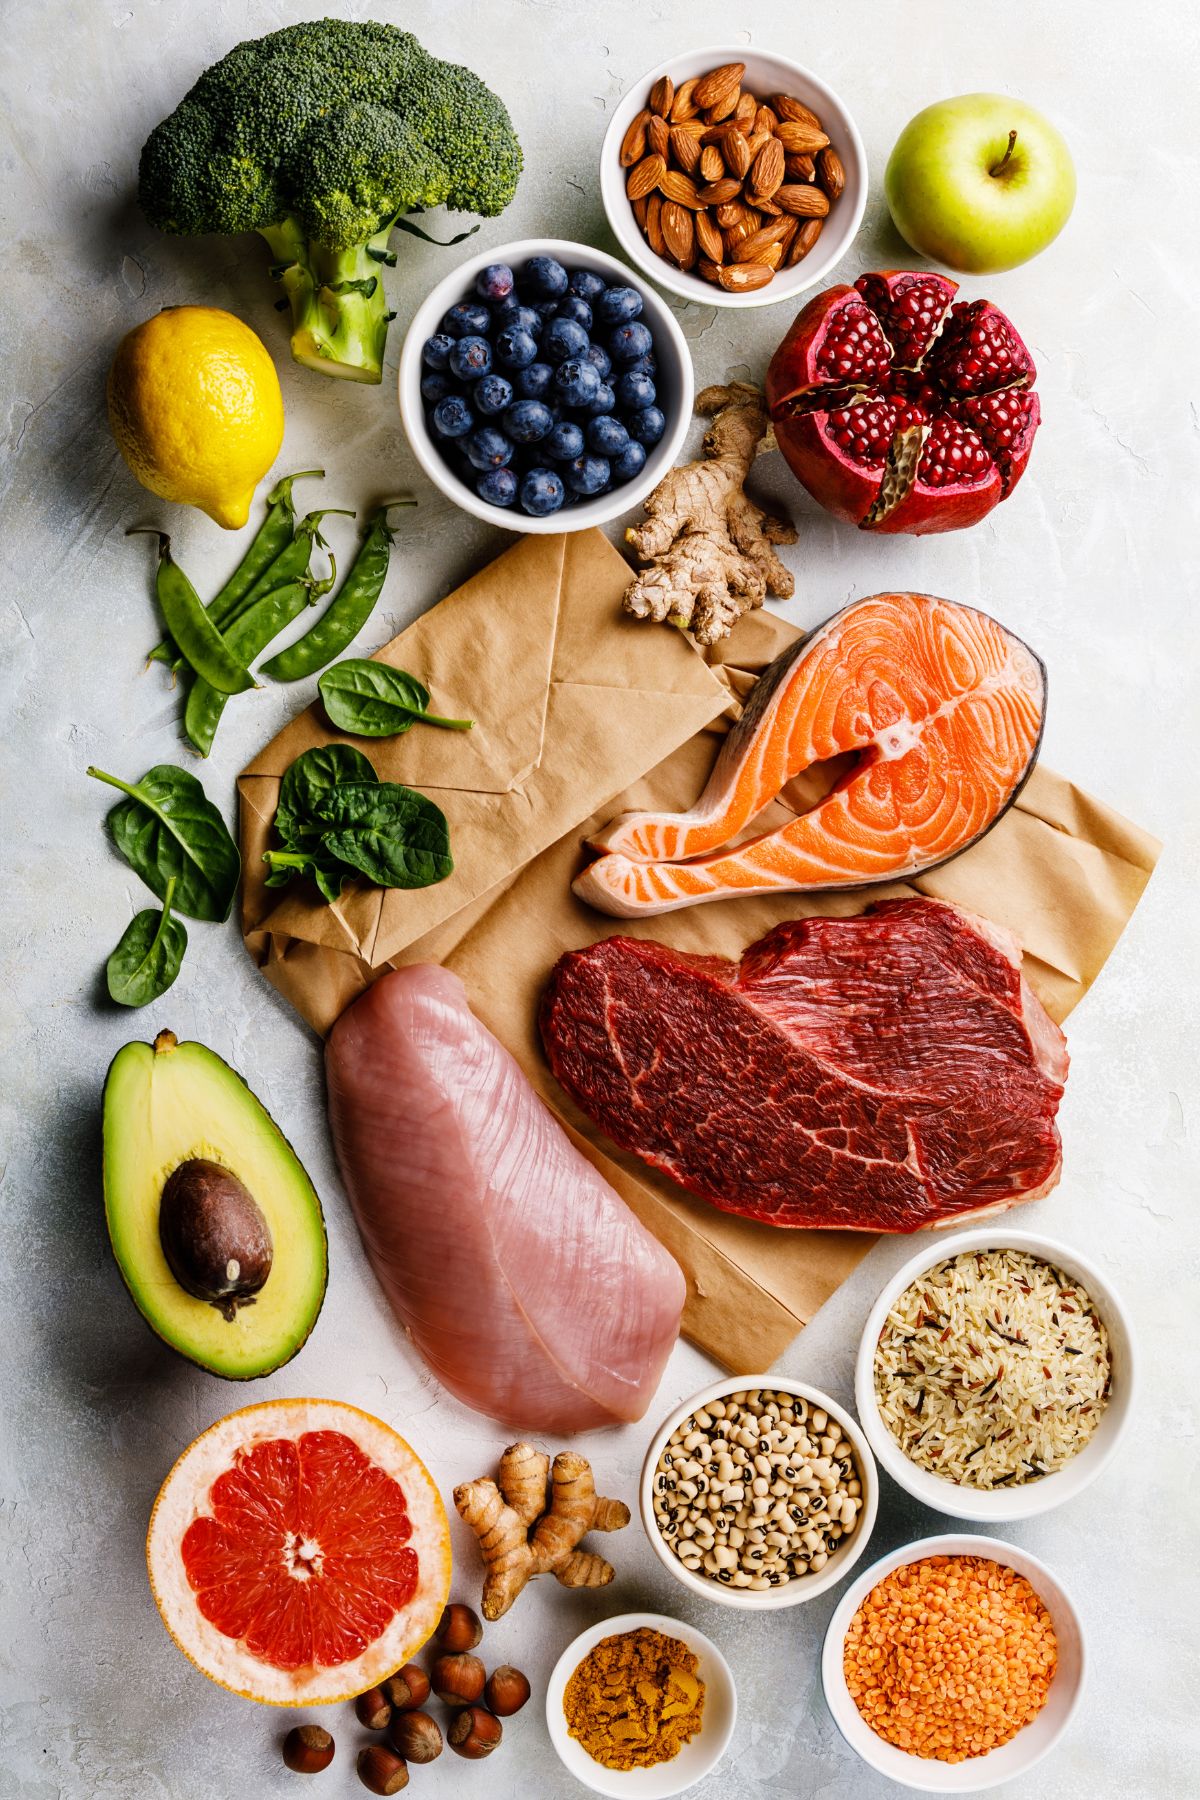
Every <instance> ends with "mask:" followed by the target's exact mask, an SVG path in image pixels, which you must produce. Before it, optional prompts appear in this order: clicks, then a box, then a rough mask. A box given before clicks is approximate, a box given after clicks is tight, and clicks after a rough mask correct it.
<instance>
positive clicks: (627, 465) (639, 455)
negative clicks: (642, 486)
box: [613, 438, 646, 481]
mask: <svg viewBox="0 0 1200 1800" xmlns="http://www.w3.org/2000/svg"><path fill="white" fill-rule="evenodd" d="M645 466H646V452H645V451H644V450H643V448H642V446H641V445H640V444H639V443H638V442H637V441H636V439H634V438H630V440H629V442H628V443H627V444H626V446H625V448H624V449H623V450H622V452H621V454H620V456H618V457H616V458H615V459H614V461H613V474H614V475H615V476H616V478H617V480H618V481H632V480H633V478H634V476H635V475H640V474H641V472H642V470H643V469H644V468H645Z"/></svg>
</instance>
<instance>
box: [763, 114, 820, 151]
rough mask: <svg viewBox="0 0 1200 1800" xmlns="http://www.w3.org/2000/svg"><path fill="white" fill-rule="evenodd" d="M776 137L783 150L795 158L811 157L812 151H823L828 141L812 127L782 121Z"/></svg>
mask: <svg viewBox="0 0 1200 1800" xmlns="http://www.w3.org/2000/svg"><path fill="white" fill-rule="evenodd" d="M775 135H776V137H777V138H778V139H779V142H780V143H781V144H782V145H783V147H784V149H785V150H790V151H791V152H792V153H793V154H794V155H796V156H807V155H811V153H812V152H813V151H814V150H823V149H824V148H825V146H826V144H827V143H828V142H829V139H828V138H827V137H826V136H825V133H824V132H823V131H821V130H820V129H819V127H817V126H814V125H804V124H800V123H798V122H795V121H792V120H789V119H784V120H782V121H781V122H780V126H779V130H778V131H777V132H776V134H775Z"/></svg>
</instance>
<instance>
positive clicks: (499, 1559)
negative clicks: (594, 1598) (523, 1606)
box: [454, 1444, 629, 1621]
mask: <svg viewBox="0 0 1200 1800" xmlns="http://www.w3.org/2000/svg"><path fill="white" fill-rule="evenodd" d="M547 1478H549V1483H550V1495H549V1503H548V1504H547V1494H546V1484H547ZM454 1504H455V1506H456V1507H457V1508H458V1511H459V1513H460V1515H461V1516H462V1519H463V1521H464V1523H466V1524H467V1525H469V1526H470V1527H471V1530H472V1531H473V1532H474V1533H475V1535H476V1537H477V1538H478V1539H479V1548H480V1550H481V1552H482V1553H483V1561H484V1567H485V1570H486V1573H485V1575H484V1583H483V1604H482V1612H483V1616H484V1618H485V1619H487V1620H489V1621H491V1620H495V1619H499V1618H501V1617H502V1616H503V1614H504V1613H506V1612H507V1611H508V1609H509V1607H510V1606H511V1605H512V1603H513V1601H514V1600H515V1599H516V1598H517V1595H518V1594H519V1593H520V1592H521V1589H522V1588H523V1587H524V1586H525V1584H526V1582H528V1581H530V1580H532V1578H533V1577H534V1576H535V1575H551V1574H552V1575H554V1576H555V1577H556V1579H557V1580H558V1581H560V1582H561V1583H562V1585H563V1586H564V1587H568V1588H578V1587H606V1586H607V1585H608V1583H609V1582H610V1581H611V1580H612V1579H613V1574H614V1570H613V1567H612V1564H611V1563H609V1562H607V1561H606V1560H605V1558H604V1557H602V1556H599V1555H597V1553H596V1552H595V1551H592V1550H580V1549H579V1543H580V1540H581V1538H583V1537H584V1536H585V1535H586V1534H587V1533H588V1532H589V1531H619V1530H620V1529H621V1527H622V1526H624V1525H628V1523H629V1508H628V1507H627V1506H626V1505H625V1504H624V1503H623V1502H622V1501H620V1500H607V1499H605V1498H604V1497H603V1496H602V1495H599V1494H597V1492H596V1484H595V1480H594V1478H593V1476H592V1469H591V1464H590V1463H589V1462H588V1461H587V1459H586V1457H583V1456H580V1455H578V1454H577V1453H576V1452H575V1451H573V1450H562V1451H560V1452H559V1454H558V1455H557V1456H556V1457H555V1458H554V1462H553V1464H551V1462H550V1458H549V1457H548V1456H546V1455H544V1454H543V1453H542V1452H541V1451H539V1450H535V1449H534V1447H533V1445H532V1444H510V1445H509V1447H508V1449H507V1450H506V1451H505V1452H504V1455H503V1456H502V1457H501V1458H500V1468H499V1473H498V1483H497V1482H496V1481H489V1480H487V1479H481V1480H479V1481H467V1482H464V1483H463V1484H462V1486H461V1487H456V1488H455V1490H454Z"/></svg>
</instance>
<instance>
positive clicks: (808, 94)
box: [600, 44, 867, 306]
mask: <svg viewBox="0 0 1200 1800" xmlns="http://www.w3.org/2000/svg"><path fill="white" fill-rule="evenodd" d="M731 62H742V63H745V65H746V73H745V76H744V78H743V81H744V85H745V86H746V87H747V88H749V89H750V90H751V92H752V93H755V94H757V95H758V96H759V97H760V99H765V98H766V96H767V95H768V94H791V95H792V96H793V97H794V98H795V99H797V100H799V101H802V102H803V104H804V105H805V106H808V107H811V109H812V110H813V112H815V113H816V115H817V117H818V118H819V119H820V121H821V126H822V129H823V130H824V131H825V133H826V135H827V136H828V138H829V141H830V143H831V144H832V145H833V148H834V149H835V150H836V151H837V153H838V155H839V156H840V157H841V159H842V164H843V166H844V168H845V171H846V186H845V189H844V191H843V193H842V196H841V198H840V199H839V200H838V202H837V204H836V206H834V207H832V208H831V209H830V213H829V217H828V218H827V219H826V221H825V225H824V227H823V229H822V231H821V235H820V237H819V238H818V239H817V242H816V247H815V248H814V249H813V250H811V251H810V252H809V254H808V255H807V256H806V257H804V258H803V259H802V260H801V261H800V262H798V263H797V264H796V265H795V267H794V268H791V269H780V270H779V271H778V273H777V274H776V276H775V279H774V280H773V281H769V282H768V283H767V285H766V287H762V288H756V289H754V290H753V292H751V293H748V294H727V293H726V292H725V289H724V288H720V287H716V286H715V285H714V284H713V283H712V282H710V281H704V280H702V279H701V277H700V276H699V275H689V274H686V273H685V272H684V270H682V269H677V268H676V267H675V265H674V263H670V262H667V261H666V259H665V258H664V257H661V256H656V255H655V253H654V251H653V250H651V248H650V246H649V244H648V243H647V242H646V239H645V238H644V237H643V235H642V232H641V228H640V227H639V225H638V222H637V220H636V219H635V218H634V216H633V207H632V205H631V203H630V201H629V199H628V197H627V195H626V193H625V181H626V177H627V175H628V173H629V171H628V170H627V169H623V168H622V167H621V162H620V156H621V143H622V140H623V139H624V136H625V133H626V132H627V131H628V129H629V127H630V124H631V123H632V121H633V119H634V118H635V116H636V115H637V114H638V113H639V112H641V110H642V108H643V107H644V106H645V104H646V97H647V95H648V94H649V92H650V89H651V87H652V86H653V85H654V83H655V82H656V81H657V80H658V78H659V76H660V75H669V76H670V77H671V79H672V81H674V83H675V85H676V86H677V87H678V86H679V84H680V83H681V82H684V81H688V80H690V79H691V77H692V76H693V75H703V74H704V73H705V72H706V71H707V70H709V69H715V68H719V67H720V66H721V64H722V63H731ZM600 195H601V198H602V200H603V202H604V210H605V212H606V213H607V214H608V222H609V224H610V225H611V227H612V229H613V232H614V234H615V236H616V239H617V242H618V243H619V244H620V246H621V248H622V250H623V251H624V252H625V254H626V256H628V257H629V259H630V261H631V262H635V263H636V264H637V266H638V268H639V269H641V270H643V272H644V273H645V274H647V275H649V277H650V279H651V280H652V281H656V282H657V283H658V284H659V286H660V287H664V288H667V289H668V290H669V291H670V292H671V293H673V294H681V295H682V296H683V298H684V299H685V300H698V301H699V302H700V303H701V304H702V305H704V306H774V305H776V304H778V302H780V301H783V300H794V299H795V298H796V296H797V294H801V293H803V292H804V290H805V288H810V287H815V286H816V284H817V283H818V282H819V281H821V280H822V279H823V278H824V277H825V276H826V275H828V273H829V271H830V270H831V269H832V268H833V267H834V265H835V263H839V262H840V261H841V259H842V257H843V256H845V254H846V252H847V250H849V248H850V246H851V244H852V243H853V242H854V239H855V238H856V237H857V235H858V228H859V226H860V225H861V224H862V219H863V213H864V211H865V209H866V204H867V154H866V151H865V150H864V149H863V142H862V139H861V137H860V136H859V135H858V127H857V126H856V125H855V123H854V120H853V119H852V118H851V116H850V113H849V112H848V110H847V108H846V106H845V105H844V103H843V102H842V101H841V100H840V99H839V98H838V96H837V95H836V94H835V93H834V91H833V89H832V88H829V87H826V85H825V83H824V82H823V81H822V80H820V78H819V77H818V76H816V75H814V74H813V73H812V71H811V69H806V68H803V67H802V66H801V64H800V63H795V62H791V61H790V60H789V59H788V58H787V57H786V56H776V55H775V54H774V53H773V52H770V51H766V50H752V49H747V47H746V46H745V45H744V44H717V45H714V46H712V47H710V48H709V49H707V50H690V51H687V52H686V53H685V54H683V55H681V56H669V57H668V58H667V60H666V61H665V62H661V63H659V64H658V66H657V68H654V69H649V70H647V72H646V74H645V75H643V76H642V77H641V79H640V80H639V81H635V82H634V84H633V86H632V87H631V88H630V89H629V91H628V93H626V94H625V96H624V98H623V99H622V100H621V102H620V104H619V105H618V107H617V109H616V111H615V112H614V113H613V116H612V119H611V121H610V123H609V127H608V130H607V132H606V133H605V136H604V144H603V147H602V148H601V151H600Z"/></svg>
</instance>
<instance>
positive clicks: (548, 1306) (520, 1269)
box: [325, 964, 685, 1433]
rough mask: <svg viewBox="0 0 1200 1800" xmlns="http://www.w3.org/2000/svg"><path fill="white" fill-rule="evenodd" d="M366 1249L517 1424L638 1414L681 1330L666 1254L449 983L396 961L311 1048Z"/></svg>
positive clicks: (480, 1406)
mask: <svg viewBox="0 0 1200 1800" xmlns="http://www.w3.org/2000/svg"><path fill="white" fill-rule="evenodd" d="M325 1066H326V1074H327V1077H328V1084H329V1118H330V1124H331V1127H332V1130H333V1140H334V1144H335V1146H336V1149H337V1155H338V1161H339V1163H340V1165H341V1170H342V1177H343V1180H344V1181H345V1184H346V1188H347V1191H348V1192H349V1195H350V1199H351V1202H352V1204H353V1207H354V1211H355V1214H356V1216H357V1219H358V1226H359V1230H360V1231H361V1233H362V1237H363V1242H364V1244H365V1245H366V1248H367V1254H368V1255H369V1257H370V1259H371V1263H372V1265H373V1267H374V1269H375V1273H376V1275H377V1276H378V1277H379V1280H380V1282H381V1283H382V1284H383V1289H384V1292H385V1293H386V1294H387V1297H388V1299H389V1301H390V1302H391V1305H392V1309H393V1311H394V1312H395V1314H396V1317H397V1318H398V1319H399V1320H400V1322H401V1324H402V1325H403V1326H404V1327H405V1329H406V1330H407V1331H408V1333H409V1335H410V1336H411V1338H412V1340H413V1343H414V1344H415V1345H416V1347H417V1349H418V1350H419V1351H420V1353H421V1355H422V1356H423V1357H424V1359H425V1361H426V1362H427V1363H428V1365H429V1367H430V1368H431V1369H432V1370H433V1372H434V1374H435V1375H436V1376H437V1377H438V1379H439V1380H440V1381H442V1382H444V1383H445V1385H446V1386H447V1387H448V1388H449V1389H450V1391H451V1393H453V1394H456V1395H457V1396H458V1398H459V1399H460V1400H462V1401H464V1402H465V1403H466V1404H467V1405H468V1406H473V1407H475V1408H477V1410H478V1411H480V1412H483V1413H488V1414H489V1415H490V1416H491V1417H492V1418H493V1419H498V1420H500V1421H501V1422H502V1423H503V1424H505V1425H511V1426H515V1427H517V1428H518V1429H531V1430H538V1431H542V1432H563V1433H569V1432H575V1431H584V1430H587V1429H589V1428H590V1427H592V1426H597V1425H613V1424H618V1423H621V1422H624V1421H627V1420H631V1419H640V1418H641V1416H642V1414H643V1413H644V1412H645V1410H646V1407H647V1406H648V1405H649V1403H650V1401H651V1399H652V1398H653V1395H654V1391H655V1389H656V1387H657V1386H658V1381H659V1377H660V1376H661V1374H662V1370H663V1366H664V1364H665V1363H666V1360H667V1356H668V1354H669V1353H670V1349H671V1346H672V1344H673V1343H674V1342H675V1338H676V1335H677V1333H678V1330H679V1317H680V1313H681V1311H682V1309H683V1301H684V1293H685V1285H684V1279H683V1275H682V1273H681V1272H680V1270H679V1267H678V1265H677V1264H676V1263H675V1262H674V1260H673V1259H672V1258H671V1257H670V1256H669V1255H668V1254H667V1252H666V1251H665V1250H664V1249H663V1248H662V1246H661V1245H660V1244H659V1243H658V1242H657V1240H656V1239H655V1238H653V1237H652V1236H651V1235H650V1233H649V1232H648V1231H646V1230H645V1228H644V1227H643V1226H642V1225H640V1224H639V1222H638V1220H637V1219H636V1218H635V1217H634V1215H633V1213H632V1212H631V1211H630V1210H629V1208H628V1207H627V1206H626V1205H625V1202H624V1201H623V1200H622V1199H621V1198H620V1196H619V1195H618V1194H616V1193H615V1192H614V1191H613V1189H612V1188H611V1187H609V1185H608V1184H607V1182H605V1181H603V1180H602V1179H601V1177H600V1175H599V1174H598V1173H597V1172H596V1170H595V1169H594V1168H593V1167H592V1165H591V1164H590V1163H589V1162H588V1161H587V1160H586V1158H584V1157H583V1156H581V1155H580V1153H579V1152H578V1151H577V1150H576V1149H575V1147H574V1145H573V1144H572V1143H571V1142H570V1140H569V1138H568V1137H567V1136H566V1134H565V1132H564V1131H563V1130H562V1128H561V1127H560V1126H559V1125H558V1124H557V1123H556V1121H555V1119H554V1118H553V1116H552V1115H551V1113H550V1112H549V1111H547V1109H546V1107H545V1106H543V1104H542V1102H541V1101H540V1100H539V1099H538V1097H537V1095H536V1094H535V1093H534V1090H533V1088H532V1087H531V1086H530V1084H529V1082H528V1081H527V1080H526V1078H525V1076H524V1075H523V1074H522V1072H521V1070H520V1068H519V1067H518V1065H517V1063H516V1062H515V1061H514V1059H513V1058H512V1057H511V1056H510V1055H509V1053H508V1051H507V1050H505V1049H504V1048H503V1046H502V1045H501V1044H499V1043H498V1042H497V1040H496V1039H495V1038H494V1037H493V1036H492V1034H491V1032H490V1031H487V1030H485V1028H484V1027H483V1026H482V1025H481V1024H480V1022H479V1020H478V1019H477V1018H476V1017H475V1015H474V1014H473V1013H472V1011H471V1009H470V1007H469V1006H468V1005H467V999H466V993H465V991H464V989H463V985H462V982H461V981H459V979H458V977H457V976H456V975H452V974H450V973H449V971H448V970H446V969H439V968H434V967H432V966H430V965H427V964H423V965H418V966H416V967H413V968H407V969H398V970H396V972H395V973H394V974H391V975H385V976H384V977H383V979H382V980H381V981H377V982H376V983H375V985H374V986H373V987H371V988H368V990H367V992H366V993H365V994H363V995H362V997H361V998H360V999H358V1000H356V1001H355V1003H354V1004H353V1006H351V1007H350V1008H348V1010H347V1011H346V1012H345V1013H343V1014H342V1017H341V1018H340V1019H339V1020H338V1022H337V1024H336V1025H335V1026H334V1028H333V1031H332V1033H331V1034H330V1038H329V1044H328V1047H327V1050H326V1057H325Z"/></svg>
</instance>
